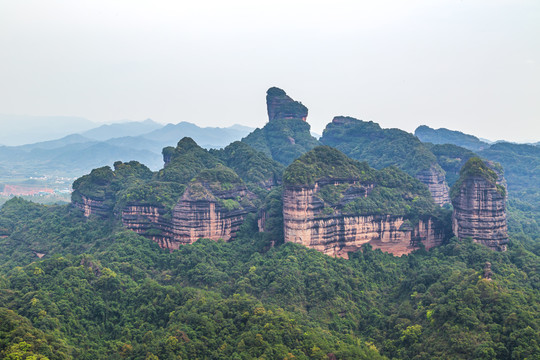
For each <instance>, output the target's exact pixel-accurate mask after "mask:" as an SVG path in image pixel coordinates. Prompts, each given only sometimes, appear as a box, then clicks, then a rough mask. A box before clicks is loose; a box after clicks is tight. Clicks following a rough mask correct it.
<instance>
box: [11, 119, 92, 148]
mask: <svg viewBox="0 0 540 360" xmlns="http://www.w3.org/2000/svg"><path fill="white" fill-rule="evenodd" d="M0 123H1V124H2V131H1V132H0V144H2V145H9V146H15V145H22V144H30V143H35V142H39V141H44V140H49V139H57V138H61V137H63V136H66V135H69V134H74V133H80V132H83V131H87V130H90V129H92V128H94V127H95V126H96V123H94V122H92V121H90V120H88V119H84V118H81V117H74V116H27V115H6V114H0Z"/></svg>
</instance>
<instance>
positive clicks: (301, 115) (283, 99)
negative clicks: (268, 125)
mask: <svg viewBox="0 0 540 360" xmlns="http://www.w3.org/2000/svg"><path fill="white" fill-rule="evenodd" d="M266 107H267V110H268V121H273V120H284V119H286V120H292V119H296V120H302V121H306V118H307V115H308V108H307V107H305V106H304V105H302V103H301V102H299V101H294V100H293V99H291V97H290V96H288V95H287V93H285V91H283V90H282V89H280V88H277V87H271V88H270V89H268V91H267V92H266Z"/></svg>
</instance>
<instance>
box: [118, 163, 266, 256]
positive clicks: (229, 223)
mask: <svg viewBox="0 0 540 360" xmlns="http://www.w3.org/2000/svg"><path fill="white" fill-rule="evenodd" d="M146 192H147V193H150V191H146ZM253 200H255V195H254V194H253V193H251V192H250V191H249V190H247V188H246V185H245V184H244V183H243V182H242V180H241V179H240V178H239V177H238V176H237V175H236V174H235V173H234V172H233V171H232V170H231V169H229V168H227V167H225V166H223V165H218V166H216V167H215V168H212V169H206V170H203V171H201V172H200V173H199V175H198V176H197V177H196V178H195V179H194V180H192V181H191V182H190V183H189V184H188V185H187V188H186V189H185V191H183V194H182V195H181V197H180V199H179V200H178V201H177V202H176V203H175V205H174V206H173V208H172V210H171V209H167V208H165V207H164V206H158V205H150V204H145V203H144V202H139V203H129V204H127V206H125V207H124V208H123V210H122V223H123V224H124V226H125V227H126V228H128V229H131V230H133V231H135V232H137V233H139V234H141V235H143V236H146V237H147V238H149V239H151V240H153V241H155V242H157V243H158V244H159V246H161V247H162V248H167V249H170V250H175V249H178V247H179V246H180V245H182V244H191V243H193V242H195V241H197V240H198V239H200V238H208V239H212V240H219V239H223V240H225V241H228V240H230V239H232V238H234V237H235V236H236V234H237V232H238V230H239V228H240V226H241V225H242V223H243V222H244V220H245V218H246V216H247V214H248V213H250V212H255V211H256V209H255V207H254V205H253Z"/></svg>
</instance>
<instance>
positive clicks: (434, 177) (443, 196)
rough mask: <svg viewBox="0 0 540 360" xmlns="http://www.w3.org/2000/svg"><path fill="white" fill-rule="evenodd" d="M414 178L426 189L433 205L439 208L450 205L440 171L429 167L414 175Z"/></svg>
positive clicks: (448, 190)
mask: <svg viewBox="0 0 540 360" xmlns="http://www.w3.org/2000/svg"><path fill="white" fill-rule="evenodd" d="M416 178H417V179H418V180H420V181H421V182H422V183H424V184H425V185H426V186H427V187H428V189H429V192H430V193H431V196H432V197H433V200H434V201H435V203H437V204H438V205H440V206H442V205H444V204H449V203H450V189H449V187H448V184H447V183H446V178H445V176H444V173H443V172H442V171H441V169H437V168H436V167H435V166H431V168H430V169H427V170H423V171H420V172H419V173H418V174H416Z"/></svg>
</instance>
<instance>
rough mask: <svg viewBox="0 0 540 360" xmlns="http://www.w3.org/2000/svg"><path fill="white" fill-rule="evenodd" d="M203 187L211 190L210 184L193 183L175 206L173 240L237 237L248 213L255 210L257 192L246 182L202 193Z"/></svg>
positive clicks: (228, 238)
mask: <svg viewBox="0 0 540 360" xmlns="http://www.w3.org/2000/svg"><path fill="white" fill-rule="evenodd" d="M201 188H202V189H204V190H207V191H208V190H210V191H211V189H210V188H211V185H209V184H194V185H193V186H191V187H189V188H188V189H187V190H186V192H185V193H184V195H183V196H182V199H181V200H180V201H179V202H178V204H177V205H176V206H175V207H174V210H173V219H172V223H173V233H174V239H175V240H178V241H179V242H180V243H182V244H191V243H193V242H194V241H196V240H197V239H199V238H208V239H211V240H219V239H223V240H225V241H228V240H230V239H232V238H234V237H235V236H236V233H237V232H238V229H239V228H240V226H241V225H242V223H243V222H244V220H245V218H246V216H247V214H248V213H249V212H254V211H255V207H254V206H253V205H252V204H251V203H250V200H253V198H254V195H253V194H252V193H251V192H249V191H248V190H247V189H246V187H245V186H243V185H240V186H237V187H236V188H234V189H232V190H225V191H213V192H212V193H210V191H208V192H207V193H206V192H205V194H204V195H203V196H201V194H200V192H201ZM204 190H203V191H204ZM207 194H208V195H207ZM240 199H242V200H240ZM239 200H240V202H239Z"/></svg>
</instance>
